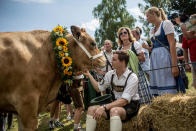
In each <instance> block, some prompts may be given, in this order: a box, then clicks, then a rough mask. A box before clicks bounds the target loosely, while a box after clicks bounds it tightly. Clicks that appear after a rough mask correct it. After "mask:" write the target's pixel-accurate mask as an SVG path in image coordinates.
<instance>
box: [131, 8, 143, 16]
mask: <svg viewBox="0 0 196 131" xmlns="http://www.w3.org/2000/svg"><path fill="white" fill-rule="evenodd" d="M128 11H129V13H130V14H131V15H133V16H134V17H137V18H138V16H142V17H145V16H144V14H142V12H141V11H140V9H139V8H137V7H135V8H130V9H128Z"/></svg>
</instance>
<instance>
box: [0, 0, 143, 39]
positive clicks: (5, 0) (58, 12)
mask: <svg viewBox="0 0 196 131" xmlns="http://www.w3.org/2000/svg"><path fill="white" fill-rule="evenodd" d="M101 1H102V0H0V32H12V31H30V30H36V29H41V30H49V31H51V30H52V29H53V28H54V27H55V26H57V25H58V24H60V25H62V26H66V27H68V28H69V27H70V26H71V25H77V26H80V27H85V28H86V29H87V32H88V33H89V34H90V35H91V36H92V37H94V31H95V29H96V28H97V27H98V26H99V21H98V20H96V19H95V18H94V17H93V15H92V10H93V8H94V7H96V6H97V5H98V4H99V3H101ZM138 3H143V0H127V10H128V11H129V13H130V14H132V15H133V16H134V17H135V18H136V19H137V17H138V15H139V14H141V13H140V11H139V9H138ZM136 25H137V26H141V23H138V22H137V23H136Z"/></svg>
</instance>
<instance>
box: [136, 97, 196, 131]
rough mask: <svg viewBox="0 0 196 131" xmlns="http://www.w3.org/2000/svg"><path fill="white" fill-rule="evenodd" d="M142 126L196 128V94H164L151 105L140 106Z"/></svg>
mask: <svg viewBox="0 0 196 131" xmlns="http://www.w3.org/2000/svg"><path fill="white" fill-rule="evenodd" d="M137 118H138V125H139V127H140V128H148V129H149V128H152V129H153V130H159V131H165V130H172V131H173V130H175V131H176V130H178V131H185V130H186V131H187V130H188V131H195V130H196V96H188V95H176V96H173V95H164V96H160V97H157V98H155V99H154V100H153V101H152V103H151V104H150V105H146V106H143V107H142V108H140V110H139V113H138V116H137Z"/></svg>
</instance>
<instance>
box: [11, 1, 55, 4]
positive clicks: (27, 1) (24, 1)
mask: <svg viewBox="0 0 196 131" xmlns="http://www.w3.org/2000/svg"><path fill="white" fill-rule="evenodd" d="M12 1H16V2H23V3H30V2H33V3H46V4H48V3H53V2H54V0H12Z"/></svg>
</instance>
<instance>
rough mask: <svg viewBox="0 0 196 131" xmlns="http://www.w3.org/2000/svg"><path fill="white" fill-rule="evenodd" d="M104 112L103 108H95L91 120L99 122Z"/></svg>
mask: <svg viewBox="0 0 196 131" xmlns="http://www.w3.org/2000/svg"><path fill="white" fill-rule="evenodd" d="M104 112H105V109H104V107H103V106H100V107H99V108H97V110H96V111H95V113H94V115H93V118H94V119H95V120H99V119H100V118H101V117H102V116H103V113H104Z"/></svg>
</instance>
